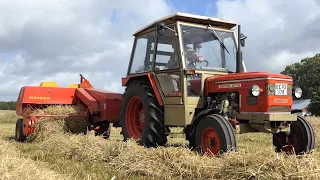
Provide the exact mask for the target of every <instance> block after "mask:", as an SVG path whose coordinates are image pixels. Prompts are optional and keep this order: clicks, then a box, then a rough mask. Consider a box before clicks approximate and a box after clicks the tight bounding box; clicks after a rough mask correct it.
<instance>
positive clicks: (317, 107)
mask: <svg viewBox="0 0 320 180" xmlns="http://www.w3.org/2000/svg"><path fill="white" fill-rule="evenodd" d="M281 74H284V75H289V76H291V77H292V78H293V82H294V83H293V86H299V87H300V88H301V89H302V97H301V99H310V100H311V103H310V104H309V106H308V107H307V110H308V111H309V112H311V113H312V114H313V115H316V116H319V115H320V53H319V54H316V55H315V56H314V57H307V58H304V59H302V60H301V61H300V62H297V63H294V64H291V65H288V66H286V67H285V69H284V71H282V72H281Z"/></svg>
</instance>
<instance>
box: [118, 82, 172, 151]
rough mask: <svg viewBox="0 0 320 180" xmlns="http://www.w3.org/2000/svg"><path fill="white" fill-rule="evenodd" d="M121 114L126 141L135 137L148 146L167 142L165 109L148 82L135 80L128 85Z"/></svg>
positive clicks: (121, 123)
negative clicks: (164, 118)
mask: <svg viewBox="0 0 320 180" xmlns="http://www.w3.org/2000/svg"><path fill="white" fill-rule="evenodd" d="M120 116H121V121H120V125H121V127H122V135H123V137H124V141H126V140H128V139H130V138H133V139H136V140H138V142H139V143H140V144H142V145H144V146H146V147H156V146H159V145H160V146H162V145H164V144H166V143H167V135H166V134H165V125H164V120H163V117H164V116H163V109H162V107H160V105H159V103H158V101H157V98H156V96H155V94H154V92H153V89H152V87H151V85H150V84H149V83H148V82H144V81H133V82H132V83H130V84H129V85H128V87H127V88H126V92H125V93H124V95H123V100H122V105H121V114H120Z"/></svg>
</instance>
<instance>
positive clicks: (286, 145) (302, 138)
mask: <svg viewBox="0 0 320 180" xmlns="http://www.w3.org/2000/svg"><path fill="white" fill-rule="evenodd" d="M272 140H273V145H274V146H275V151H276V152H281V151H282V152H284V153H286V154H293V153H295V154H297V155H299V154H303V153H310V152H312V150H313V149H314V145H315V133H314V130H313V127H312V126H311V124H310V123H309V122H308V121H307V120H305V119H304V118H303V117H301V116H298V119H297V121H295V122H293V123H292V124H291V126H290V134H289V135H288V136H287V137H286V135H285V133H283V132H280V133H276V134H273V139H272Z"/></svg>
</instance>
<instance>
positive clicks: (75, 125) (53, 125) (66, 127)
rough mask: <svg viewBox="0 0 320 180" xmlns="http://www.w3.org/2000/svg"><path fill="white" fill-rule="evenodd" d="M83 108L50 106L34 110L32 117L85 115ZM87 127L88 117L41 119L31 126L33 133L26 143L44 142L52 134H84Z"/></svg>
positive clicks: (77, 106)
mask: <svg viewBox="0 0 320 180" xmlns="http://www.w3.org/2000/svg"><path fill="white" fill-rule="evenodd" d="M84 112H85V107H84V106H83V105H81V104H77V105H51V106H48V107H46V108H42V109H36V110H35V111H34V112H33V114H34V115H85V114H84ZM88 126H89V122H88V117H41V118H38V119H37V122H36V123H35V124H33V128H34V131H33V133H32V134H30V135H29V136H28V141H35V140H36V139H38V140H40V141H41V140H44V139H46V138H47V137H48V136H51V135H53V134H62V133H74V134H80V133H86V132H87V127H88Z"/></svg>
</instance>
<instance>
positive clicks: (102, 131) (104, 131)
mask: <svg viewBox="0 0 320 180" xmlns="http://www.w3.org/2000/svg"><path fill="white" fill-rule="evenodd" d="M110 133H111V123H110V122H106V123H103V124H101V125H100V128H99V129H98V130H97V131H95V132H94V134H95V136H100V135H102V137H103V138H104V139H109V137H110Z"/></svg>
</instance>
